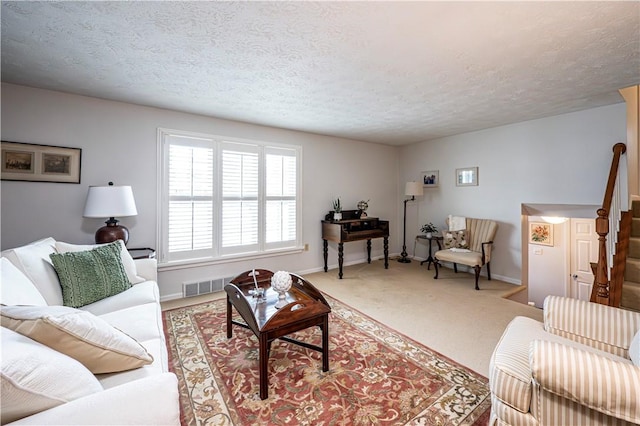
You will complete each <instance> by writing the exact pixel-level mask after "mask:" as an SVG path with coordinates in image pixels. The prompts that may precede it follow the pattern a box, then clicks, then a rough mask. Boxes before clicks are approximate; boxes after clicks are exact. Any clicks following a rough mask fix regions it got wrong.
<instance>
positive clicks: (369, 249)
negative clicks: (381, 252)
mask: <svg viewBox="0 0 640 426" xmlns="http://www.w3.org/2000/svg"><path fill="white" fill-rule="evenodd" d="M367 262H369V263H371V239H368V240H367Z"/></svg>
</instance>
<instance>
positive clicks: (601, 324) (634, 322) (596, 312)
mask: <svg viewBox="0 0 640 426" xmlns="http://www.w3.org/2000/svg"><path fill="white" fill-rule="evenodd" d="M544 329H545V330H546V331H548V332H549V333H553V334H557V335H559V336H563V337H566V338H568V339H571V340H573V341H576V342H579V343H583V344H585V345H589V346H591V347H594V348H596V349H600V350H603V351H605V352H609V353H612V354H615V355H618V356H621V357H623V358H627V359H628V358H629V346H630V345H631V340H632V339H633V336H634V335H635V334H636V332H637V331H638V330H639V329H640V313H638V312H632V311H627V310H624V309H618V308H614V307H611V306H605V305H600V304H597V303H591V302H585V301H582V300H577V299H570V298H566V297H560V296H548V297H547V298H546V299H545V300H544Z"/></svg>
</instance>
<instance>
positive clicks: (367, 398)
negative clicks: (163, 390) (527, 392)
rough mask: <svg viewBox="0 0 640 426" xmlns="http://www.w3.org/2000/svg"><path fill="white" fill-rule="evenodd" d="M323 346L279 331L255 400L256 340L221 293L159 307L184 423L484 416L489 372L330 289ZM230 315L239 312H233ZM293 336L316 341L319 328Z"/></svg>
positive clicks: (430, 420) (474, 420)
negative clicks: (265, 388) (264, 393)
mask: <svg viewBox="0 0 640 426" xmlns="http://www.w3.org/2000/svg"><path fill="white" fill-rule="evenodd" d="M325 297H326V299H327V301H328V302H329V304H330V305H331V309H332V312H331V314H329V336H330V337H329V358H330V361H329V362H330V364H329V368H330V369H329V371H327V372H322V354H321V353H320V352H316V351H313V350H309V349H306V348H303V347H300V346H298V345H294V344H291V343H288V342H285V341H281V340H276V341H274V342H273V344H272V346H271V353H270V356H269V364H268V365H269V370H268V372H269V398H267V399H265V400H260V397H259V395H258V394H259V370H258V340H257V338H256V337H255V336H254V335H253V333H252V332H251V331H250V330H247V329H244V328H241V327H238V326H234V328H233V337H232V338H231V339H227V334H226V300H225V299H221V300H215V301H211V302H206V303H203V304H199V305H194V306H188V307H184V308H178V309H173V310H169V311H166V312H163V317H164V324H165V333H166V336H167V344H168V346H169V364H170V369H171V371H173V372H174V373H175V374H176V375H177V376H178V381H179V388H180V399H181V401H180V403H181V420H182V424H183V425H234V426H244V425H314V426H316V425H318V426H320V425H486V424H487V423H488V420H489V414H490V396H489V389H488V382H487V379H486V378H485V377H483V376H481V375H479V374H477V373H475V372H473V371H471V370H469V369H467V368H465V367H463V366H461V365H459V364H457V363H455V362H454V361H452V360H449V359H447V358H446V357H444V356H442V355H440V354H438V353H437V352H434V351H432V350H431V349H429V348H427V347H425V346H423V345H421V344H419V343H417V342H415V341H413V340H411V339H410V338H408V337H406V336H403V335H401V334H399V333H398V332H396V331H394V330H391V329H390V328H388V327H386V326H384V325H382V324H380V323H378V322H377V321H375V320H373V319H372V318H369V317H367V316H366V315H364V314H362V313H360V312H358V311H356V310H354V309H352V308H350V307H348V306H346V305H344V304H343V303H341V302H339V301H337V300H335V299H333V298H331V297H329V296H326V295H325ZM234 319H237V320H241V318H240V316H239V315H238V314H237V313H236V312H235V309H234ZM290 337H294V338H296V339H298V340H303V341H306V342H310V343H313V344H315V345H321V332H320V329H319V328H318V327H313V328H309V329H306V330H304V331H302V332H297V333H295V334H293V335H291V336H290Z"/></svg>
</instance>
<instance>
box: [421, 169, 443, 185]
mask: <svg viewBox="0 0 640 426" xmlns="http://www.w3.org/2000/svg"><path fill="white" fill-rule="evenodd" d="M439 184H440V173H439V172H438V170H429V171H427V172H422V185H423V186H424V187H425V188H433V187H436V186H438V185H439Z"/></svg>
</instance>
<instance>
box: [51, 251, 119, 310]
mask: <svg viewBox="0 0 640 426" xmlns="http://www.w3.org/2000/svg"><path fill="white" fill-rule="evenodd" d="M50 257H51V260H52V261H53V266H54V267H55V269H56V272H57V273H58V277H59V278H60V285H61V286H62V298H63V301H64V305H65V306H71V307H74V308H78V307H80V306H84V305H88V304H89V303H93V302H96V301H98V300H101V299H104V298H105V297H109V296H112V295H114V294H118V293H121V292H123V291H125V290H127V289H128V288H131V283H130V282H129V279H128V278H127V274H126V272H125V270H124V265H123V264H122V259H121V257H120V245H119V244H118V243H110V244H107V245H104V246H101V247H97V248H95V249H92V250H87V251H79V252H68V253H53V254H51V255H50Z"/></svg>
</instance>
